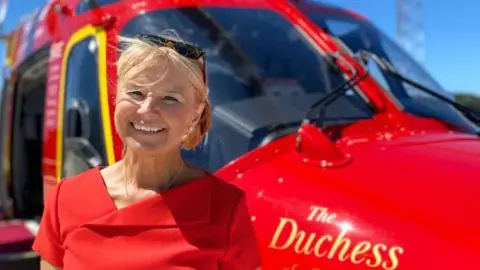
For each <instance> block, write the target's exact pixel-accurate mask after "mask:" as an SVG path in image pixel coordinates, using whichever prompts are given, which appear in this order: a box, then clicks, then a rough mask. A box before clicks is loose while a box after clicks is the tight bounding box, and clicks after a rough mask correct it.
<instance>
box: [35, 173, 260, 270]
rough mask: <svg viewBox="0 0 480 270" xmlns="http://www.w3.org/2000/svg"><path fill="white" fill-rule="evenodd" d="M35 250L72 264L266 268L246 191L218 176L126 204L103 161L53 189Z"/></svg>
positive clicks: (93, 268) (168, 269)
mask: <svg viewBox="0 0 480 270" xmlns="http://www.w3.org/2000/svg"><path fill="white" fill-rule="evenodd" d="M33 249H34V250H35V251H36V252H38V253H39V254H40V256H41V257H42V258H43V259H45V260H46V261H48V262H50V264H52V265H54V266H57V267H59V268H63V269H65V270H77V269H78V270H80V269H81V270H87V269H88V270H97V269H98V270H100V269H102V270H106V269H108V270H110V269H115V270H122V269H125V270H135V269H138V270H154V269H155V270H156V269H162V270H174V269H175V270H177V269H178V270H180V269H182V270H183V269H197V270H201V269H205V270H207V269H208V270H210V269H225V270H227V269H228V270H236V269H242V270H251V269H252V270H253V269H256V268H258V267H260V255H259V249H258V244H257V240H256V235H255V231H254V228H253V226H252V223H251V220H250V215H249V212H248V209H247V204H246V200H245V194H244V192H243V191H242V190H240V189H239V188H237V187H235V186H234V185H232V184H229V183H226V182H224V181H222V180H220V179H218V178H216V177H215V176H213V175H208V176H206V177H203V178H199V179H196V180H194V181H191V182H188V183H186V184H183V185H179V186H177V187H174V188H172V189H170V190H169V191H167V192H165V193H162V194H158V195H155V196H153V197H150V198H148V199H145V200H142V201H140V202H137V203H134V204H132V205H130V206H128V207H126V208H122V209H118V208H117V207H116V206H115V204H114V202H113V200H112V199H111V197H110V195H109V194H108V192H107V189H106V186H105V182H104V181H103V178H102V175H101V174H100V168H94V169H91V170H88V171H86V172H84V173H82V174H80V175H78V176H75V177H72V178H68V179H65V180H62V181H60V183H59V184H57V186H56V187H55V188H54V189H53V190H52V192H51V193H49V195H48V196H47V200H46V202H45V210H44V214H43V217H42V221H41V223H40V228H39V232H38V235H37V237H36V239H35V242H34V244H33Z"/></svg>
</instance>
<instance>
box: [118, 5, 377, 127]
mask: <svg viewBox="0 0 480 270" xmlns="http://www.w3.org/2000/svg"><path fill="white" fill-rule="evenodd" d="M165 29H174V30H175V31H177V32H178V33H179V35H180V37H181V38H183V39H186V40H187V41H189V42H192V43H194V44H196V45H199V46H200V47H202V48H203V49H204V50H205V51H206V53H207V73H208V82H209V87H210V100H211V101H212V103H213V105H214V106H217V105H223V104H229V103H232V102H238V101H241V100H245V99H253V98H258V97H262V96H273V97H289V96H297V97H298V96H307V95H311V97H310V100H312V101H314V100H316V99H318V98H320V97H321V96H323V95H325V94H326V93H328V92H329V91H330V90H331V89H332V88H334V87H336V86H338V85H339V84H340V83H342V82H343V78H341V77H340V76H336V75H333V74H331V73H328V72H327V68H326V66H325V63H324V62H323V56H322V55H321V54H320V53H319V52H318V51H316V49H315V48H314V47H313V45H311V44H310V43H309V42H308V41H307V40H306V39H305V38H304V37H303V36H302V34H301V33H300V32H299V31H298V30H297V29H296V28H295V27H294V26H293V25H292V24H291V23H290V22H288V21H287V20H286V19H285V18H284V17H283V16H282V15H280V14H278V13H275V12H273V11H270V10H262V9H242V8H203V9H197V8H185V9H169V10H160V11H155V12H150V13H145V14H143V15H140V16H138V17H136V18H134V19H133V20H131V21H130V22H129V23H128V24H127V25H126V26H125V27H124V28H123V30H122V32H121V34H122V35H124V36H134V35H136V34H138V33H151V34H158V33H159V32H161V31H162V30H165ZM292 102H293V101H292ZM351 102H353V103H355V104H354V106H355V107H362V106H364V107H363V108H365V102H363V101H359V100H357V99H355V100H353V99H352V100H351ZM293 106H296V107H297V109H299V110H300V111H302V112H303V111H304V110H306V109H307V108H308V103H305V102H303V103H301V104H300V103H299V104H293ZM345 111H348V109H347V110H345V109H342V110H338V111H337V112H336V114H338V113H341V112H345ZM356 113H357V114H359V115H357V116H358V117H359V118H366V117H369V116H370V115H371V112H370V111H368V110H363V111H359V110H356ZM299 120H300V119H299Z"/></svg>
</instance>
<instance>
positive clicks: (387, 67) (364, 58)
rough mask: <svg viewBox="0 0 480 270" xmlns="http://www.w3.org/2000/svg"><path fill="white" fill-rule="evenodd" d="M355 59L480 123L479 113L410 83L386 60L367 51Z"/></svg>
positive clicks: (415, 83) (413, 82) (359, 53)
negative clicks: (370, 63)
mask: <svg viewBox="0 0 480 270" xmlns="http://www.w3.org/2000/svg"><path fill="white" fill-rule="evenodd" d="M356 58H357V59H358V60H359V61H360V62H361V63H368V61H369V60H370V59H371V60H373V61H374V62H375V63H376V64H377V65H378V66H379V67H380V68H381V69H382V70H383V71H385V72H387V73H388V74H390V75H391V76H393V77H395V78H397V79H399V80H401V81H402V82H405V83H407V84H409V85H411V86H413V87H415V88H417V89H419V90H421V91H423V92H425V93H427V94H429V95H432V96H434V97H436V98H438V99H440V100H442V101H443V102H445V103H448V104H450V105H452V106H453V107H455V108H456V109H457V110H459V111H460V112H462V113H463V115H465V117H467V118H468V119H469V120H470V121H472V122H474V123H476V124H478V123H480V113H479V112H476V111H474V110H472V109H470V108H468V107H466V106H463V105H461V104H459V103H458V102H455V101H453V100H451V99H449V98H447V97H444V96H443V95H441V94H439V93H437V92H436V91H434V90H432V89H429V88H427V87H426V86H423V85H421V84H419V83H417V82H415V81H412V80H410V79H409V78H407V77H405V76H403V75H401V74H400V73H399V72H397V70H396V69H395V67H393V66H392V64H390V62H389V61H387V60H386V59H384V58H380V57H379V56H378V55H376V54H374V53H372V52H369V51H365V50H360V51H358V52H357V53H356Z"/></svg>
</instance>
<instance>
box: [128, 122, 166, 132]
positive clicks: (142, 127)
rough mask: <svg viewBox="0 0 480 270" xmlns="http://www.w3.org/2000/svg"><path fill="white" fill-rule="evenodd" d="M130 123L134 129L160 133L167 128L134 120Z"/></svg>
mask: <svg viewBox="0 0 480 270" xmlns="http://www.w3.org/2000/svg"><path fill="white" fill-rule="evenodd" d="M130 125H131V126H132V127H133V129H135V130H136V131H140V132H148V133H160V132H162V131H164V130H165V128H161V127H158V126H153V125H145V124H138V123H133V122H130Z"/></svg>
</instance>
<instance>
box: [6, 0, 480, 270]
mask: <svg viewBox="0 0 480 270" xmlns="http://www.w3.org/2000/svg"><path fill="white" fill-rule="evenodd" d="M87 2H88V1H80V0H65V1H50V3H49V4H47V5H46V6H44V7H43V8H41V9H39V10H38V11H37V12H35V13H34V14H33V16H32V17H31V18H30V19H27V21H26V22H25V23H23V24H22V26H21V27H20V28H18V30H17V31H16V32H15V33H14V35H12V36H11V37H12V38H11V39H10V47H9V54H8V60H9V62H10V64H11V68H12V73H11V75H10V76H8V77H7V79H6V84H5V87H4V90H3V92H2V105H3V106H2V115H1V116H2V119H1V121H2V122H1V123H2V134H1V136H2V137H1V139H2V144H1V145H2V146H1V148H0V150H1V151H2V154H3V156H4V159H3V163H2V167H1V174H2V177H3V179H6V180H7V181H6V182H5V187H6V190H9V191H10V192H11V193H10V194H9V196H10V199H12V200H13V202H14V203H13V205H11V206H10V207H6V205H8V204H7V203H3V204H2V206H3V207H4V212H5V213H6V215H7V217H10V218H12V217H17V218H32V217H33V216H35V215H39V214H40V213H41V211H40V210H38V211H36V212H33V213H31V210H29V209H32V207H33V206H29V203H30V202H29V200H26V199H24V198H23V199H22V196H26V195H22V194H23V193H22V191H21V190H22V188H23V190H24V189H25V187H32V188H31V190H38V186H36V187H33V186H35V184H32V181H33V179H34V180H35V181H37V182H39V183H41V182H42V181H43V187H40V188H41V190H43V197H44V196H46V194H47V193H48V192H49V190H50V189H51V188H52V187H53V186H54V185H56V184H57V183H58V181H61V179H62V178H64V177H69V176H72V175H74V174H77V173H79V172H81V171H83V170H85V169H88V168H91V167H94V166H98V165H109V164H113V163H114V162H115V161H116V160H118V159H120V157H121V154H122V149H123V145H122V142H121V140H120V138H119V137H118V135H117V134H116V133H115V127H114V122H113V112H114V97H115V94H116V66H115V64H114V63H115V61H116V59H117V57H118V51H117V36H118V35H134V34H139V33H142V32H155V31H157V32H160V31H162V30H165V29H170V28H172V29H175V30H177V31H178V32H180V36H184V37H185V36H186V37H185V38H186V39H187V40H189V41H191V42H194V43H197V44H199V45H201V46H202V47H204V48H205V49H206V51H207V67H208V69H207V73H208V74H209V75H208V76H209V78H208V80H209V83H210V88H211V93H212V96H211V100H212V104H213V122H212V123H213V125H212V131H211V132H210V133H209V134H208V135H207V137H206V139H205V141H204V142H203V144H202V146H201V149H200V150H199V151H198V153H200V154H198V153H195V154H191V153H185V155H186V156H187V157H189V158H191V159H192V160H193V162H194V163H197V164H198V165H200V166H203V167H205V168H206V169H209V170H212V171H215V172H216V174H217V175H218V176H220V177H222V178H223V179H225V180H226V181H231V182H232V183H235V184H237V185H238V186H240V187H242V188H243V189H244V190H245V191H246V192H247V194H248V196H249V207H250V212H251V216H252V220H253V222H254V224H255V228H256V230H257V235H258V239H259V244H260V248H261V252H262V259H263V264H262V269H297V270H300V269H308V270H314V269H316V270H331V269H386V270H392V269H477V268H478V267H480V248H479V247H478V245H477V243H478V242H479V240H480V235H479V234H477V233H475V232H476V229H477V228H478V227H480V218H479V217H477V216H476V214H475V212H476V210H477V207H476V206H477V204H478V203H477V197H478V194H479V191H480V182H479V181H478V180H479V177H480V164H479V162H478V158H479V157H480V140H479V138H478V135H476V134H475V132H476V130H475V128H476V126H475V124H473V123H472V122H470V121H469V120H468V119H466V118H465V117H464V116H462V115H461V113H459V112H458V111H457V110H455V109H454V108H452V107H450V106H449V105H446V104H444V103H442V102H441V101H440V102H437V101H432V99H430V98H429V97H425V96H422V95H416V94H411V93H412V91H413V92H415V91H414V90H412V89H407V87H406V86H405V85H404V84H402V83H400V82H399V81H394V80H392V79H386V77H385V74H382V73H379V74H377V75H375V74H373V72H372V73H369V74H366V72H367V69H366V67H367V66H366V65H364V64H363V63H361V62H359V61H358V60H357V58H355V57H353V55H352V52H355V51H357V50H360V49H362V50H370V51H373V52H375V53H376V54H380V55H381V56H382V57H384V58H390V61H392V62H393V65H395V66H396V65H397V64H398V63H397V62H395V61H394V59H406V60H405V62H408V63H409V64H410V62H413V61H412V60H410V58H409V56H408V55H405V54H404V53H403V51H401V50H400V49H399V48H398V47H396V45H395V44H394V43H393V42H391V41H390V40H388V38H386V37H385V36H384V35H383V34H381V33H380V32H379V31H378V30H377V29H376V28H375V26H374V25H372V24H371V23H370V22H368V21H367V20H366V19H365V18H363V17H361V16H359V15H357V14H355V13H353V12H350V11H345V10H342V9H338V8H333V7H329V6H325V5H319V4H301V3H300V4H295V3H291V2H288V1H278V0H271V1H249V0H244V1H240V0H236V1H227V0H210V1H190V0H179V1H133V0H124V1H95V2H96V3H97V4H98V5H99V6H93V5H92V4H88V3H87ZM342 23H343V24H342ZM335 25H336V26H338V25H342V27H344V28H341V27H340V28H341V29H342V30H338V32H336V31H337V29H340V28H338V27H337V28H336V26H335ZM347 26H348V27H347ZM349 27H350V28H349ZM352 29H353V30H352ZM365 40H367V41H368V42H366V41H365ZM225 44H226V45H225ZM392 44H393V45H392ZM392 52H394V53H396V55H397V58H395V56H394V53H392ZM382 54H384V55H382ZM398 55H400V57H398ZM331 56H334V57H333V58H332V57H331ZM402 57H403V58H402ZM327 58H328V59H333V62H328V63H327V62H326V60H325V59H327ZM398 65H401V63H400V64H398ZM244 67H250V69H245V68H244ZM252 67H253V68H252ZM417 69H418V72H417V71H415V70H417ZM245 70H249V71H248V72H246V71H245ZM368 70H369V71H371V69H370V68H369V69H368ZM410 70H414V71H413V72H414V74H413V75H412V76H417V78H416V79H419V80H420V81H421V82H423V83H425V84H427V85H429V86H432V85H433V86H434V87H437V85H438V84H436V82H435V81H434V79H433V78H431V77H430V76H429V75H428V73H426V71H424V70H423V69H422V68H420V67H419V66H412V65H410ZM242 72H243V73H242ZM363 75H365V76H363ZM354 76H362V79H361V80H360V81H358V82H356V83H355V84H354V85H353V86H351V87H350V90H349V92H347V93H346V94H345V95H342V97H340V98H339V100H338V103H339V104H336V105H335V104H334V103H331V104H329V105H327V107H326V110H325V113H324V114H323V116H322V118H321V119H320V120H321V124H319V123H318V121H320V120H319V119H318V118H315V120H314V121H310V122H308V123H304V124H302V120H303V116H304V114H305V113H306V111H308V110H309V109H310V108H311V105H312V103H313V102H315V101H316V100H319V99H320V98H321V97H322V96H324V95H325V94H326V93H328V92H329V91H330V90H331V89H334V88H335V87H336V86H337V85H339V84H342V83H343V82H345V81H346V80H348V79H351V78H352V77H354ZM237 77H238V78H237ZM242 79H244V80H243V81H248V83H239V81H242ZM382 80H385V81H383V83H384V84H382ZM326 81H328V83H326ZM438 87H439V86H438ZM322 89H323V90H322ZM436 90H440V89H436ZM440 92H441V91H440ZM34 93H38V94H34ZM35 97H37V98H38V99H35ZM82 102H84V103H82ZM25 104H31V105H28V106H27V105H25ZM78 104H80V105H78ZM81 104H87V105H85V106H87V107H88V108H89V110H83V111H82V110H81V109H82V108H83V107H82V106H83V105H81ZM37 107H38V108H37ZM25 108H27V109H25ZM86 111H88V113H85V112H86ZM25 115H27V116H30V118H28V117H26V118H22V117H24V116H25ZM35 117H37V118H35ZM39 117H40V118H39ZM39 119H41V120H39ZM317 120H318V121H317ZM29 121H30V122H29ZM31 122H34V123H37V126H33V127H31V128H29V127H30V126H28V124H27V123H31ZM16 123H22V124H16ZM72 123H75V125H72ZM78 123H80V124H78ZM77 124H78V125H80V128H79V127H78V125H77ZM20 126H21V127H20ZM86 130H88V132H87V131H86ZM19 134H20V135H19ZM19 138H21V139H19ZM22 151H23V152H22ZM21 153H29V157H26V156H25V154H21ZM35 162H37V163H38V165H39V166H38V169H37V170H36V171H35V170H34V169H31V175H30V176H29V177H27V176H23V175H22V173H23V172H24V171H25V170H28V169H29V168H33V167H31V166H33V165H32V164H36V163H35ZM22 164H23V165H22ZM40 164H41V167H40ZM22 166H23V167H22ZM29 166H30V167H29ZM34 174H35V175H34ZM35 177H36V178H35ZM18 183H21V184H18ZM0 190H1V189H0ZM32 192H33V191H32ZM4 197H5V196H4ZM0 198H1V197H0ZM39 198H40V200H41V198H42V196H40V197H39ZM4 201H8V200H7V199H5V198H4ZM27 201H28V202H27ZM34 206H35V207H37V208H38V209H41V203H37V204H36V205H34Z"/></svg>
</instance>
